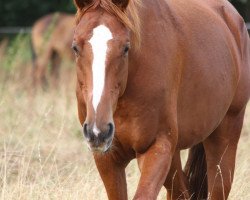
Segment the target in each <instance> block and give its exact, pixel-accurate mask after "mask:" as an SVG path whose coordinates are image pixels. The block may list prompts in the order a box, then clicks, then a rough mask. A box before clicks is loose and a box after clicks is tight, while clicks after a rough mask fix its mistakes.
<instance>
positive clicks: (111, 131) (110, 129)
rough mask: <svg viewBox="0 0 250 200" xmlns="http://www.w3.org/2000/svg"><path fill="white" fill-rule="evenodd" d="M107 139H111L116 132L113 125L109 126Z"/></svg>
mask: <svg viewBox="0 0 250 200" xmlns="http://www.w3.org/2000/svg"><path fill="white" fill-rule="evenodd" d="M108 127H109V128H108V131H107V136H106V137H107V138H109V137H111V136H112V134H113V132H114V125H113V124H112V123H109V124H108Z"/></svg>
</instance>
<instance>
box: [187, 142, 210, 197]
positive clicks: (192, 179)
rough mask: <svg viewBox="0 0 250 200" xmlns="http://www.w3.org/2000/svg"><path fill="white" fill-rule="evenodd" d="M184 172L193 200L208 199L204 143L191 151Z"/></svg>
mask: <svg viewBox="0 0 250 200" xmlns="http://www.w3.org/2000/svg"><path fill="white" fill-rule="evenodd" d="M184 171H185V174H186V176H187V179H188V182H189V192H190V196H191V200H197V199H207V195H208V194H207V193H208V192H207V165H206V155H205V150H204V147H203V144H202V143H199V144H197V145H195V146H194V147H192V148H191V149H190V150H189V154H188V160H187V163H186V166H185V170H184Z"/></svg>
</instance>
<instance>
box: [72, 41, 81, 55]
mask: <svg viewBox="0 0 250 200" xmlns="http://www.w3.org/2000/svg"><path fill="white" fill-rule="evenodd" d="M71 48H72V50H73V52H74V54H75V56H77V57H78V56H79V53H80V51H79V47H78V46H77V45H76V44H75V43H73V44H72V47H71Z"/></svg>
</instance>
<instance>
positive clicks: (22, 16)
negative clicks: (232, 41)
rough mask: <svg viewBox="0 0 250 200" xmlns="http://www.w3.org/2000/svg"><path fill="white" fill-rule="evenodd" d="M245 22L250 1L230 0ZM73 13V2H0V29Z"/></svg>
mask: <svg viewBox="0 0 250 200" xmlns="http://www.w3.org/2000/svg"><path fill="white" fill-rule="evenodd" d="M230 1H231V3H232V4H233V5H234V6H235V7H236V8H237V9H238V11H239V12H240V14H241V15H242V16H243V17H244V19H245V21H250V0H230ZM55 11H63V12H69V13H74V12H75V8H74V5H73V0H43V1H37V0H25V1H23V0H0V27H3V26H32V24H33V23H34V22H35V21H36V20H37V19H38V18H40V17H41V16H43V15H45V14H48V13H50V12H55Z"/></svg>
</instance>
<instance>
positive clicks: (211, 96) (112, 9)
mask: <svg viewBox="0 0 250 200" xmlns="http://www.w3.org/2000/svg"><path fill="white" fill-rule="evenodd" d="M75 4H76V6H77V9H78V11H77V19H76V28H75V33H74V40H73V44H72V48H73V50H74V52H75V54H76V65H77V79H78V81H77V89H76V94H77V100H78V112H79V119H80V122H81V124H82V126H83V133H84V136H85V138H86V141H87V145H88V147H89V149H90V150H91V151H93V155H94V159H95V162H96V165H97V168H98V170H99V173H100V175H101V178H102V180H103V182H104V185H105V188H106V191H107V194H108V198H109V199H110V200H126V199H127V188H126V176H125V167H126V166H127V165H128V163H129V162H130V160H132V159H134V158H136V159H137V160H138V165H139V168H140V171H141V177H140V181H139V184H138V187H137V190H136V194H135V196H134V198H133V199H134V200H139V199H140V200H142V199H143V200H155V199H156V198H157V196H158V193H159V191H160V189H161V187H162V186H165V188H166V189H167V191H168V192H167V199H169V200H170V199H207V198H208V199H213V200H222V199H227V198H228V195H229V192H230V189H231V185H232V182H233V176H234V168H235V157H236V150H237V144H238V140H239V137H240V133H241V129H242V123H243V118H244V112H245V108H246V104H247V102H248V100H249V95H250V57H249V56H250V54H249V53H250V52H249V47H250V46H249V37H248V33H247V30H246V27H245V24H244V21H243V19H242V17H241V16H240V15H239V14H238V13H237V11H236V10H235V9H234V7H233V6H232V5H231V4H230V3H229V2H228V1H226V0H203V1H200V0H130V1H129V0H75ZM188 148H190V152H189V157H188V161H187V164H186V167H185V171H183V170H182V166H181V159H180V151H181V150H182V149H188Z"/></svg>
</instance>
